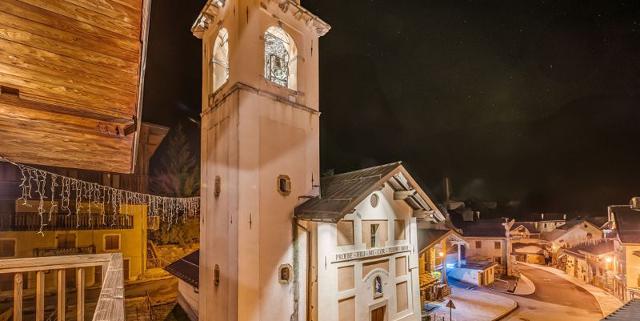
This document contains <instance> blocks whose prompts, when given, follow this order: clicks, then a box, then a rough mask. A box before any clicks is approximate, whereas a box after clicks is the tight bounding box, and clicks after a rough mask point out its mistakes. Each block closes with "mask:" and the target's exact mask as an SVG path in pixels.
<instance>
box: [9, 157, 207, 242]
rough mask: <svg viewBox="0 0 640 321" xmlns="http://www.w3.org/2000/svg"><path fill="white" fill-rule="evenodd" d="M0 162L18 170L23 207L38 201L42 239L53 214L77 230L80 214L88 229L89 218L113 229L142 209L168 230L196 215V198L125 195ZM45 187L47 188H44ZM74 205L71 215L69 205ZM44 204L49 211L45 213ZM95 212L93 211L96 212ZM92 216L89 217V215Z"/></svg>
mask: <svg viewBox="0 0 640 321" xmlns="http://www.w3.org/2000/svg"><path fill="white" fill-rule="evenodd" d="M0 161H4V162H7V163H10V164H13V165H15V166H17V167H18V169H19V170H20V175H21V176H22V178H21V180H20V186H19V187H20V198H18V201H19V202H20V204H21V205H23V206H28V207H30V206H31V204H30V203H29V202H28V201H29V200H36V201H38V209H37V213H38V215H39V216H40V230H39V231H38V234H41V235H43V234H44V230H45V229H46V226H47V224H49V223H51V221H52V219H53V217H54V214H55V213H60V214H65V215H66V216H67V217H69V216H71V215H72V214H75V219H76V226H77V227H80V226H81V223H82V222H81V220H80V217H81V215H80V214H81V212H84V213H85V214H88V224H89V225H90V226H91V225H92V224H93V223H94V222H93V221H92V219H93V216H95V215H97V216H98V219H99V221H100V223H102V224H110V225H111V226H115V225H116V224H117V223H118V218H119V216H120V215H121V214H124V213H126V212H127V210H128V209H129V206H131V205H146V206H147V215H148V216H157V217H159V218H160V220H162V221H163V222H167V223H168V224H169V227H171V225H172V224H173V223H176V222H179V220H180V219H182V221H184V220H186V219H187V218H188V217H196V216H198V215H199V213H200V197H197V196H196V197H165V196H157V195H150V194H143V193H137V192H131V191H126V190H122V189H117V188H113V187H110V186H105V185H100V184H96V183H90V182H86V181H83V180H79V179H76V178H73V177H66V176H61V175H58V174H55V173H51V172H49V171H46V170H42V169H38V168H34V167H30V166H26V165H22V164H18V163H15V162H13V161H10V160H8V159H6V158H4V157H2V156H0ZM47 187H48V188H47ZM72 198H73V202H74V206H73V211H72V206H71V202H72ZM45 204H48V206H49V208H48V209H46V208H45V207H46V206H45ZM109 208H110V209H111V213H108V211H107V209H109ZM96 209H97V211H96ZM92 213H93V215H92Z"/></svg>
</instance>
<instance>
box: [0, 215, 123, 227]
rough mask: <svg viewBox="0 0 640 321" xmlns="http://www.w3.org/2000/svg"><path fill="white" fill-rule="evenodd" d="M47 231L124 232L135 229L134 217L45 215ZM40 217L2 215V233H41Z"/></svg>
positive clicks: (0, 217) (0, 221)
mask: <svg viewBox="0 0 640 321" xmlns="http://www.w3.org/2000/svg"><path fill="white" fill-rule="evenodd" d="M45 223H46V226H45V227H44V230H45V231H74V230H123V229H132V228H133V215H115V216H114V215H105V216H104V217H103V216H102V215H100V214H79V215H66V214H52V215H51V219H50V220H49V215H48V214H45ZM39 230H40V215H38V214H37V213H16V214H14V215H5V214H1V213H0V231H39Z"/></svg>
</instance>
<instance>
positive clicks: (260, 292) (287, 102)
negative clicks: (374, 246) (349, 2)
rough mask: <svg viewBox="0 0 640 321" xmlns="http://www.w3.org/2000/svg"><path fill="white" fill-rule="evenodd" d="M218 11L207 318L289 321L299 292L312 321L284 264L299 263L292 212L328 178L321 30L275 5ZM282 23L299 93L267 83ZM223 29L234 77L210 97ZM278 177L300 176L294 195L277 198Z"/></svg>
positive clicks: (205, 159)
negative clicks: (273, 31) (273, 35)
mask: <svg viewBox="0 0 640 321" xmlns="http://www.w3.org/2000/svg"><path fill="white" fill-rule="evenodd" d="M262 5H264V7H262ZM216 10H217V16H215V17H212V20H211V21H209V22H210V23H209V24H208V29H207V30H206V31H205V32H204V35H203V36H202V39H203V78H202V79H203V86H202V88H203V95H202V98H203V99H202V102H203V108H202V110H203V116H202V124H203V125H202V162H201V163H202V166H201V168H202V191H201V193H202V195H203V197H202V208H203V215H201V220H202V222H201V233H200V235H201V248H202V251H201V253H203V255H202V257H201V262H200V264H201V265H200V267H201V268H200V271H201V272H200V279H201V280H202V287H201V290H200V299H199V301H200V304H199V308H200V311H201V313H200V316H201V320H207V321H211V320H213V321H223V320H224V321H234V320H242V321H250V320H256V321H257V320H266V319H270V320H290V318H291V316H292V314H293V313H294V312H296V309H295V303H294V302H295V299H296V298H295V296H296V294H297V295H298V296H299V297H298V301H299V306H298V309H297V311H298V319H299V320H304V318H303V317H304V314H302V316H301V314H300V313H299V312H300V311H301V310H305V309H306V305H307V303H306V302H305V300H306V297H305V294H304V293H306V290H304V287H303V286H301V287H300V289H299V291H294V286H295V284H294V283H293V282H289V283H280V282H279V280H278V267H279V266H280V265H281V264H291V265H293V263H294V252H295V251H294V244H293V222H292V217H293V209H294V207H295V206H296V205H297V204H298V196H302V195H309V194H310V193H312V191H313V189H314V188H313V187H312V184H314V181H313V180H314V179H315V184H318V181H319V147H318V144H319V125H318V117H319V114H318V113H317V112H316V111H317V110H318V52H319V50H317V44H318V34H317V33H316V29H315V28H314V27H312V26H309V25H307V24H305V22H304V19H297V18H296V17H294V15H293V13H292V11H291V10H290V11H288V12H285V11H283V10H282V9H280V7H278V4H277V3H275V2H274V1H265V2H264V3H261V2H256V1H249V0H229V1H226V4H225V5H224V7H222V8H220V9H216ZM239 12H242V13H243V14H238V13H239ZM278 25H281V26H282V28H283V29H284V30H285V31H286V32H287V33H289V35H290V36H291V37H292V38H293V39H294V40H295V42H296V46H297V48H298V57H296V58H297V59H298V65H297V69H298V74H297V87H296V88H297V90H296V91H292V90H290V89H289V88H284V87H281V86H278V85H275V84H273V83H271V82H269V81H267V80H266V79H265V77H264V36H263V35H264V32H265V31H266V30H267V28H268V27H270V26H278ZM221 27H224V28H226V30H227V31H228V33H229V79H228V81H227V82H226V83H225V84H224V85H222V87H220V88H219V89H218V90H217V91H216V93H215V95H214V96H213V97H210V95H212V94H214V93H212V92H211V88H212V86H211V84H210V83H209V82H210V81H211V80H212V77H211V73H212V71H211V70H209V66H210V65H209V59H210V57H209V55H210V52H211V48H210V46H211V44H212V43H213V41H214V39H215V37H216V35H217V32H218V29H219V28H221ZM311 47H313V50H311ZM279 175H287V176H289V178H290V179H291V183H292V184H291V193H290V194H289V195H281V194H279V193H278V192H277V190H276V188H277V178H278V176H279ZM216 177H217V178H216ZM216 179H218V180H219V181H220V182H221V184H220V185H221V189H220V190H221V192H220V194H219V195H218V196H214V190H215V184H216V183H215V182H216ZM214 213H215V215H214ZM298 259H299V260H300V259H301V257H300V256H298ZM297 263H298V264H300V266H303V265H304V264H302V263H301V262H297ZM216 266H218V267H219V271H220V277H219V280H220V282H219V284H218V285H214V283H215V281H214V280H215V277H214V274H215V273H214V271H215V270H216ZM306 270H307V269H306V268H304V269H302V270H300V271H299V272H300V280H303V282H304V280H306ZM298 285H299V283H298ZM303 292H304V293H303ZM239 305H241V308H240V307H239Z"/></svg>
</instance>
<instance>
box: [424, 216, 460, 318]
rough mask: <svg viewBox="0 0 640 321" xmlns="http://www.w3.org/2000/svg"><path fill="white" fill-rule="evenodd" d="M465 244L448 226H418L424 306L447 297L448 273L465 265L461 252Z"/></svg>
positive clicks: (448, 290)
mask: <svg viewBox="0 0 640 321" xmlns="http://www.w3.org/2000/svg"><path fill="white" fill-rule="evenodd" d="M464 244H466V243H465V241H464V239H463V238H462V235H460V234H459V233H458V232H456V231H455V229H452V228H448V227H447V226H439V227H438V226H437V227H433V228H428V227H425V228H422V227H421V226H420V224H419V225H418V248H419V254H418V259H419V276H420V300H421V301H422V305H423V306H424V305H425V304H426V303H428V302H430V301H438V300H441V299H443V298H444V297H446V296H448V295H449V294H450V293H451V289H450V288H449V286H448V280H447V270H449V269H451V268H455V267H461V266H462V265H464V264H465V263H464V259H463V257H462V251H464V250H463V249H462V248H463V246H464Z"/></svg>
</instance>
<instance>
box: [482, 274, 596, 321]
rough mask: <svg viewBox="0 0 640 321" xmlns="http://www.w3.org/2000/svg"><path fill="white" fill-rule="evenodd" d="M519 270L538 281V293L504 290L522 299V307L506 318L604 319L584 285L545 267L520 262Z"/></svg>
mask: <svg viewBox="0 0 640 321" xmlns="http://www.w3.org/2000/svg"><path fill="white" fill-rule="evenodd" d="M518 269H519V270H520V272H521V273H522V274H524V275H525V276H527V277H528V278H529V279H530V280H531V281H532V282H533V283H534V285H535V286H536V292H535V293H534V294H531V295H527V296H517V295H508V294H502V293H500V294H499V295H501V296H506V297H509V298H510V299H513V300H515V301H516V302H518V308H517V309H516V310H515V311H513V312H512V313H511V314H509V315H508V316H506V317H505V318H504V319H503V320H508V321H529V320H562V321H591V320H600V319H602V313H601V311H600V307H599V305H598V302H597V301H596V299H595V298H594V297H593V295H591V294H590V293H589V292H587V291H585V290H584V289H583V288H581V287H579V286H576V285H575V284H573V283H571V282H569V281H566V280H564V279H562V278H560V277H558V276H556V275H554V274H553V273H549V272H547V271H544V270H542V269H538V268H535V267H529V266H523V265H518ZM492 293H495V292H492Z"/></svg>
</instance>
